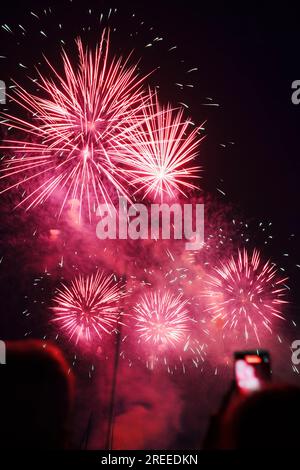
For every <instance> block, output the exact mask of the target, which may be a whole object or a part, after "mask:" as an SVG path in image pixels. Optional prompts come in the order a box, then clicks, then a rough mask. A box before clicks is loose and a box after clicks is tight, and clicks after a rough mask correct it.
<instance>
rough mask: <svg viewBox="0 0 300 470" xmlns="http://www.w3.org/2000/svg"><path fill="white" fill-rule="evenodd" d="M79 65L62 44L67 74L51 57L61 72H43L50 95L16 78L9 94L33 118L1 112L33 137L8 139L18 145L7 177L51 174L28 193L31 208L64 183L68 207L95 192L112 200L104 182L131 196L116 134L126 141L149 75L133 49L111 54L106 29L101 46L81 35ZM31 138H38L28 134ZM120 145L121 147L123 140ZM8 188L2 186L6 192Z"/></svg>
mask: <svg viewBox="0 0 300 470" xmlns="http://www.w3.org/2000/svg"><path fill="white" fill-rule="evenodd" d="M77 47H78V54H79V65H78V67H76V68H74V66H73V65H72V62H71V60H70V58H69V57H68V55H67V54H66V52H65V51H63V52H62V59H63V65H64V74H63V75H59V74H58V72H57V71H56V70H55V68H54V67H53V66H52V65H51V64H50V63H49V62H48V61H47V63H48V65H49V67H50V69H51V71H52V73H53V75H54V77H53V78H50V79H49V78H47V77H45V76H43V75H42V74H41V73H40V72H38V75H39V83H38V86H39V88H40V89H42V90H43V92H44V93H45V95H46V98H43V97H40V96H36V95H33V94H30V93H29V92H28V91H26V90H25V89H24V88H23V87H21V86H19V85H18V84H16V91H15V95H14V96H11V97H10V98H11V99H12V100H13V101H14V102H15V103H17V104H18V105H19V106H21V107H22V108H23V109H25V111H26V112H29V113H30V114H31V115H32V121H27V120H23V119H20V118H18V117H16V116H12V115H10V114H2V116H3V117H4V120H3V121H2V123H3V124H4V125H5V126H7V127H9V128H12V129H13V130H14V131H21V132H24V133H26V140H24V141H19V140H6V141H5V142H4V144H5V145H4V146H2V148H4V149H5V150H6V151H10V152H14V153H15V155H14V157H13V158H9V160H8V161H7V160H6V163H7V164H6V166H5V167H4V168H2V169H1V173H2V176H1V179H3V178H8V177H12V176H18V177H19V178H20V177H21V181H18V182H17V183H16V184H13V185H10V186H9V187H8V188H6V189H4V191H7V190H9V189H11V188H13V187H16V186H18V184H20V182H30V183H32V182H36V180H37V179H38V178H44V181H43V183H42V184H40V183H38V184H37V185H36V187H35V188H34V189H33V190H32V191H31V192H30V193H29V194H28V195H27V196H26V197H25V198H24V199H23V201H22V202H21V204H23V203H26V204H27V206H28V208H30V207H33V206H35V205H37V204H39V203H42V202H44V201H45V200H46V199H48V198H49V197H50V196H51V194H52V193H53V192H54V191H55V190H56V189H58V188H59V189H64V190H65V195H64V199H63V203H62V207H61V210H62V209H63V207H64V205H65V204H66V202H67V200H68V199H71V200H79V201H80V214H81V211H82V204H83V202H85V203H86V204H87V206H88V210H89V216H90V211H91V204H92V202H93V200H94V201H95V203H97V205H98V204H99V202H100V200H104V201H105V202H107V201H110V196H109V193H108V190H107V187H106V185H105V182H107V183H108V184H110V185H112V186H113V187H114V188H115V190H117V191H119V192H120V193H121V194H123V195H124V196H126V197H127V198H128V194H127V189H126V187H125V186H126V182H127V181H126V178H125V174H124V173H123V172H122V171H121V169H120V168H119V165H116V161H115V154H116V142H118V143H120V142H121V141H122V139H123V138H124V137H123V134H124V133H125V134H127V133H128V131H129V130H130V127H131V126H133V125H135V124H136V120H137V119H139V117H138V116H139V114H140V113H141V110H142V108H143V107H144V106H145V98H144V91H143V82H144V80H145V78H146V77H139V76H138V72H137V65H136V64H135V65H129V59H130V56H129V57H128V58H127V59H126V60H123V59H122V58H113V59H111V60H110V59H109V32H107V31H104V33H103V35H102V39H101V42H100V44H99V45H98V47H97V48H96V50H95V52H92V51H90V50H88V49H84V47H83V44H82V41H81V40H80V39H78V40H77ZM29 138H30V139H31V142H30V141H29ZM118 152H120V147H119V148H118ZM4 191H2V192H4Z"/></svg>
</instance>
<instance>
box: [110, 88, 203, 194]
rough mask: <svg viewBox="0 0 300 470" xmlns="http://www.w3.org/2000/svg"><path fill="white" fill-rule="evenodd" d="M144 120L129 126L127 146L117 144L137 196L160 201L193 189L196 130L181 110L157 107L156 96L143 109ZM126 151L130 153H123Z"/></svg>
mask: <svg viewBox="0 0 300 470" xmlns="http://www.w3.org/2000/svg"><path fill="white" fill-rule="evenodd" d="M142 112H143V120H141V121H139V123H137V125H135V126H132V129H131V131H130V133H129V134H130V136H129V139H130V142H129V145H128V144H126V139H125V141H123V142H122V141H121V142H119V147H120V148H121V156H120V159H121V161H122V162H123V163H124V165H125V167H126V168H128V173H129V175H130V180H131V182H132V184H134V185H135V186H137V190H136V193H141V194H142V195H143V197H146V196H148V195H151V196H152V197H154V198H156V197H157V196H158V197H159V198H160V199H163V197H164V196H167V197H169V198H173V197H174V196H175V195H176V193H178V192H180V193H181V194H183V195H185V191H186V190H187V189H192V188H196V186H194V184H192V183H191V182H190V180H191V179H193V178H196V176H197V175H196V174H197V173H198V172H199V166H197V165H195V164H194V163H193V160H195V157H196V156H197V154H198V151H197V150H198V148H197V147H198V144H199V142H200V141H201V138H199V135H198V134H199V128H194V129H193V130H191V125H192V124H191V121H189V120H186V119H184V116H183V110H182V109H179V110H178V109H173V108H171V106H169V105H168V106H167V107H162V106H160V104H159V102H158V99H157V96H156V97H154V96H153V95H152V96H150V97H149V99H148V101H147V103H145V106H144V107H143V109H142ZM126 148H127V149H129V152H127V153H126Z"/></svg>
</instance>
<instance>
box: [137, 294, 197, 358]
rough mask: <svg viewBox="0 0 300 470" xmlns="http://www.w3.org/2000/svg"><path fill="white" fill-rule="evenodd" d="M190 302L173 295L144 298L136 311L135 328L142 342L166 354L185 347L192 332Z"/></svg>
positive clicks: (155, 295)
mask: <svg viewBox="0 0 300 470" xmlns="http://www.w3.org/2000/svg"><path fill="white" fill-rule="evenodd" d="M186 304H187V300H183V299H182V295H181V294H179V295H174V294H172V293H171V292H170V291H165V292H163V293H162V292H161V291H155V292H151V293H150V294H147V295H144V296H142V297H141V299H140V301H139V302H138V303H137V304H136V306H135V307H134V311H135V314H134V319H135V328H136V331H137V332H138V334H139V338H140V340H142V341H143V342H145V343H148V344H150V345H151V346H158V347H159V348H161V349H162V350H164V349H165V348H166V347H170V346H171V347H174V346H176V345H177V344H179V343H183V342H184V340H185V339H186V337H187V334H188V332H189V331H190V317H189V314H188V310H187V309H186Z"/></svg>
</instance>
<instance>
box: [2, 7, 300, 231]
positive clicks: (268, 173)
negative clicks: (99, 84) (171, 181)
mask: <svg viewBox="0 0 300 470" xmlns="http://www.w3.org/2000/svg"><path fill="white" fill-rule="evenodd" d="M42 3H43V5H42V4H41V2H26V4H25V3H24V4H23V5H22V6H20V5H19V3H18V2H14V1H11V2H5V3H4V5H2V6H1V19H2V21H1V23H5V22H7V23H8V24H10V23H11V22H13V21H15V22H18V21H20V23H21V24H24V20H25V18H26V15H27V16H28V12H29V11H30V10H31V9H32V10H34V9H36V10H37V9H39V8H41V7H42V6H44V5H45V6H47V5H55V2H51V1H50V2H46V1H45V2H42ZM60 3H61V2H60ZM65 3H68V2H65ZM74 3H75V4H76V5H77V8H78V12H79V11H81V10H82V9H83V6H82V3H81V2H74ZM80 3H81V4H80ZM203 3H204V2H203ZM101 4H103V5H104V6H106V5H108V6H110V5H112V6H115V5H116V6H118V7H120V9H121V15H120V18H122V15H124V16H123V18H124V20H123V23H126V21H127V19H128V12H130V11H134V12H136V13H137V14H139V15H140V17H142V18H144V19H145V20H146V21H148V22H149V23H151V22H152V23H153V25H155V27H156V28H157V30H159V31H161V32H162V33H163V34H164V35H165V36H166V37H168V38H169V41H170V42H172V40H173V41H175V43H179V44H180V47H181V51H182V57H184V59H185V60H186V62H187V63H191V64H197V65H199V66H200V67H199V74H198V86H197V89H196V90H194V91H193V93H194V95H193V107H192V114H193V116H192V117H193V118H194V119H195V120H196V121H197V119H199V120H200V119H203V118H204V119H205V118H207V119H208V123H207V139H206V142H205V143H204V144H203V150H202V152H203V160H204V162H203V163H204V167H205V184H206V185H207V186H208V188H209V189H211V188H215V186H216V185H218V181H219V179H220V178H223V179H224V184H223V188H222V189H224V191H225V192H226V194H227V197H228V200H229V201H230V202H232V203H236V204H238V205H239V206H240V207H242V208H243V210H244V211H245V214H246V215H247V216H250V217H258V218H260V217H264V218H266V219H269V218H270V219H272V220H273V221H274V223H276V222H278V224H279V225H280V227H281V228H282V227H286V230H287V232H297V231H298V230H299V222H298V215H299V209H298V200H299V191H300V187H299V184H298V178H299V159H298V153H299V148H300V142H299V141H298V123H299V116H300V106H298V107H297V106H295V105H293V104H292V102H291V83H292V81H293V80H296V79H297V78H299V77H300V70H299V69H300V64H299V60H298V50H297V48H298V44H299V39H300V29H299V26H298V21H297V15H296V14H295V11H294V10H289V9H288V8H287V7H286V8H284V9H282V8H281V9H280V10H279V9H278V10H276V9H275V10H274V7H273V8H272V9H270V8H269V9H268V8H266V9H265V11H261V10H260V13H258V14H256V15H253V14H250V13H249V14H248V15H247V14H246V13H244V14H241V13H239V12H234V11H233V10H231V11H230V10H229V11H228V8H221V7H218V8H217V6H216V5H215V8H213V7H211V8H210V9H209V10H208V8H207V7H204V6H202V5H201V2H197V3H196V2H195V3H192V2H168V1H167V2H128V3H127V4H126V5H125V2H119V5H118V2H114V3H113V2H109V3H108V2H102V3H101V2H97V5H98V7H97V8H98V9H99V10H100V9H101ZM90 5H91V6H93V2H89V3H88V4H87V5H86V8H89V6H90ZM196 5H198V6H196ZM54 8H55V7H54ZM74 11H75V12H76V7H75V9H74ZM122 12H123V13H122ZM63 19H65V20H66V22H67V23H68V25H67V28H69V29H70V34H71V31H72V33H74V31H75V30H76V22H77V21H80V20H81V19H82V18H81V15H80V14H76V13H74V15H73V16H72V18H68V20H67V18H63ZM120 22H121V23H122V19H121V21H120ZM123 26H125V25H124V24H123ZM10 41H11V39H10V36H9V35H6V36H5V35H3V34H2V37H1V46H0V48H1V50H3V53H4V54H6V53H7V49H9V48H10V45H9V42H10ZM29 44H30V43H29ZM31 47H32V49H31V48H29V47H28V49H27V54H31V55H34V54H37V52H38V47H39V44H37V43H36V41H35V40H33V41H32V44H31ZM158 60H159V59H158ZM150 66H151V64H150ZM5 67H6V65H5V64H3V62H1V69H0V70H1V72H2V74H4V75H5V73H6V70H5ZM9 73H10V74H12V69H11V68H10V69H9ZM174 78H176V77H174ZM171 94H172V93H171V92H170V96H171ZM205 96H212V97H214V100H215V101H216V102H218V103H220V108H219V109H218V110H217V112H216V110H215V109H209V108H207V107H206V108H205V107H203V106H202V107H201V103H202V102H203V97H205ZM229 141H234V142H235V145H234V146H231V145H229V147H226V148H225V149H222V148H220V143H227V142H229Z"/></svg>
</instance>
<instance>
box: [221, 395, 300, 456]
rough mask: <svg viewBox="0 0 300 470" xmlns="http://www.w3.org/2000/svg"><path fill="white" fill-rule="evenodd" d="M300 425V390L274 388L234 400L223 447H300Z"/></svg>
mask: <svg viewBox="0 0 300 470" xmlns="http://www.w3.org/2000/svg"><path fill="white" fill-rule="evenodd" d="M299 423H300V388H298V387H295V386H271V387H268V388H266V389H264V390H261V391H259V392H255V393H253V394H252V395H249V396H247V397H245V398H243V399H236V400H234V401H233V403H232V404H231V405H230V406H229V408H228V410H227V412H226V413H225V416H224V419H223V422H222V425H221V433H220V434H221V436H220V441H221V447H223V448H224V447H225V448H234V449H272V448H273V449H275V448H276V449H288V448H289V449H292V448H298V446H299V441H300V430H299Z"/></svg>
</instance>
